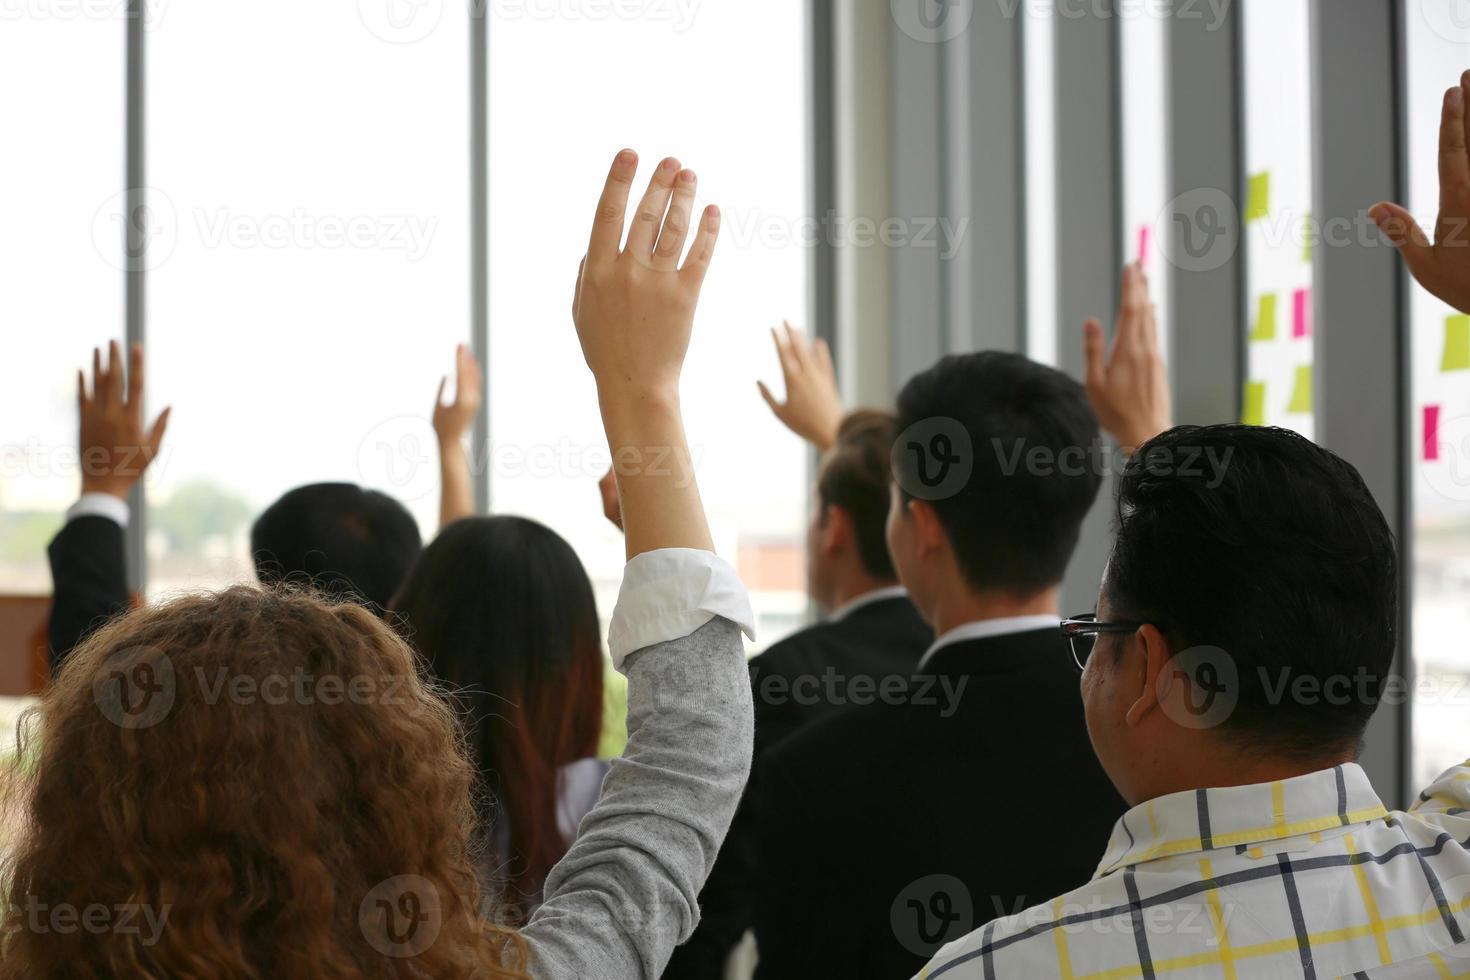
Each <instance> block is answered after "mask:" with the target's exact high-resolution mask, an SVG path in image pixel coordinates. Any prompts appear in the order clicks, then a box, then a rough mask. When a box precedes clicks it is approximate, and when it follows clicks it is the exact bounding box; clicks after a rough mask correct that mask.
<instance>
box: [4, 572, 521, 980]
mask: <svg viewBox="0 0 1470 980" xmlns="http://www.w3.org/2000/svg"><path fill="white" fill-rule="evenodd" d="M414 663H415V661H414V657H413V656H412V654H411V653H410V651H409V649H408V647H407V646H406V645H405V644H404V643H403V642H402V641H401V640H400V639H399V638H398V637H397V636H395V635H394V633H393V632H392V630H390V629H389V628H388V627H386V626H385V625H384V624H383V623H382V622H380V621H379V620H378V619H376V618H375V617H373V616H372V615H371V614H370V613H368V612H366V611H364V610H363V609H361V608H358V607H357V606H354V605H346V604H343V605H330V604H328V603H326V602H324V601H322V600H321V599H318V598H313V597H312V596H310V595H306V594H301V593H293V592H285V591H269V590H261V589H256V588H247V587H238V588H232V589H229V590H226V591H224V592H221V593H217V594H213V595H195V596H186V597H181V598H178V599H174V600H172V601H169V602H166V603H163V604H161V605H156V606H152V607H149V608H145V609H141V610H137V611H134V612H132V613H129V614H128V615H126V616H123V617H121V618H120V619H119V620H117V621H115V622H113V623H112V624H110V625H108V626H107V627H105V628H103V629H102V630H100V631H99V632H97V633H96V634H95V635H94V636H92V637H91V638H90V639H89V640H88V641H87V642H86V643H84V644H83V645H82V646H80V647H78V648H77V650H75V651H74V652H73V654H72V656H71V657H70V658H69V660H68V661H67V663H66V665H65V667H64V669H63V670H62V671H61V672H60V675H59V676H58V677H57V678H56V680H55V682H54V683H53V685H52V686H51V688H50V690H48V691H47V693H46V695H45V697H44V699H43V701H42V703H41V705H40V707H39V708H38V709H35V710H34V711H33V712H32V713H31V715H30V716H29V717H28V718H27V719H26V721H25V722H24V723H23V725H22V734H21V742H20V745H19V753H18V756H17V759H18V762H17V764H16V767H15V770H14V772H13V773H12V779H11V785H10V786H9V787H8V797H9V800H10V802H11V804H12V807H13V809H12V816H14V817H15V818H16V819H17V821H18V822H17V823H15V824H13V826H18V827H19V831H18V834H19V836H18V839H17V840H15V841H14V842H12V843H13V847H12V849H11V853H10V855H9V857H8V858H7V861H6V867H5V872H6V876H5V891H6V897H7V899H8V902H9V905H8V908H7V909H6V911H5V916H6V920H7V921H6V923H5V925H6V929H5V932H6V936H5V938H4V941H3V944H0V975H4V976H7V977H9V976H26V977H60V976H68V977H83V976H84V977H118V976H124V977H137V978H158V980H164V978H171V977H192V978H208V977H250V978H261V980H266V978H276V977H318V978H339V977H340V978H347V977H371V978H403V977H493V978H505V977H517V978H524V977H526V976H527V973H526V969H527V966H526V962H527V958H528V952H527V949H526V945H525V943H524V941H523V940H522V939H521V938H520V937H519V936H518V935H517V934H516V933H515V932H513V931H511V930H509V929H507V928H505V927H504V926H502V925H500V924H498V923H497V922H496V921H495V920H494V918H493V916H490V915H487V914H484V912H485V910H483V909H482V908H481V896H480V888H479V883H478V880H477V876H476V874H475V871H474V859H475V855H474V854H473V853H472V847H473V845H472V843H471V842H472V841H474V840H475V839H476V833H475V814H474V806H473V801H472V799H471V786H472V784H473V781H474V772H473V770H472V768H471V766H470V764H469V763H468V762H467V761H466V758H465V755H464V752H463V748H462V745H461V735H460V732H459V728H458V726H457V725H456V721H455V718H454V716H453V714H452V713H451V711H450V709H449V708H448V707H447V706H446V705H445V703H444V701H443V700H441V699H440V698H439V697H438V696H437V695H436V694H435V692H433V691H432V690H430V689H429V687H428V686H426V684H425V682H424V681H423V680H422V678H421V677H420V676H419V675H418V674H417V672H416V668H415V666H414ZM125 919H126V922H124V920H125Z"/></svg>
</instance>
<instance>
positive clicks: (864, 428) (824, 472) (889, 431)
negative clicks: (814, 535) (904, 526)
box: [817, 409, 898, 581]
mask: <svg viewBox="0 0 1470 980" xmlns="http://www.w3.org/2000/svg"><path fill="white" fill-rule="evenodd" d="M897 431H898V430H897V429H896V428H895V427H894V420H893V413H891V412H882V411H877V410H875V409H859V410H857V411H855V412H850V413H849V414H848V415H847V416H846V417H845V418H844V419H843V420H842V425H841V426H839V427H838V429H837V441H836V442H834V443H833V444H832V448H831V449H830V450H828V452H827V454H826V455H825V456H824V457H823V459H822V462H821V468H820V470H819V471H818V473H817V503H818V506H819V507H820V508H821V511H822V513H823V515H825V514H826V512H827V510H828V508H830V507H840V508H842V510H844V511H846V512H847V515H848V517H849V519H850V520H851V521H852V527H853V532H854V537H855V538H856V541H857V550H858V555H859V557H860V558H861V559H862V564H863V570H864V571H866V572H867V573H868V574H869V575H871V576H872V577H873V578H876V579H882V580H884V581H893V580H894V579H896V578H897V577H898V573H897V572H895V571H894V569H893V558H892V557H891V556H890V555H889V554H888V542H887V541H886V540H885V539H884V536H883V524H884V522H885V521H886V520H887V518H888V487H889V484H890V482H891V481H892V478H893V477H892V471H891V470H890V468H889V459H890V455H891V453H892V452H893V437H894V436H895V435H896V434H897Z"/></svg>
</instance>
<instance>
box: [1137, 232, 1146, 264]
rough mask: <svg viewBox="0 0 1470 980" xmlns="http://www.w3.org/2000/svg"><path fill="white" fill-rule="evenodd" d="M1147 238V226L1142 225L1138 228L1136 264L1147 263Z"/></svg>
mask: <svg viewBox="0 0 1470 980" xmlns="http://www.w3.org/2000/svg"><path fill="white" fill-rule="evenodd" d="M1148 239H1149V227H1148V225H1144V226H1143V227H1142V228H1140V229H1138V264H1139V265H1144V266H1146V265H1148Z"/></svg>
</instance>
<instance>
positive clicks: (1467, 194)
mask: <svg viewBox="0 0 1470 980" xmlns="http://www.w3.org/2000/svg"><path fill="white" fill-rule="evenodd" d="M1467 101H1470V71H1467V72H1466V73H1465V74H1464V75H1463V76H1461V78H1460V84H1459V85H1457V86H1455V87H1454V88H1452V89H1450V90H1449V91H1448V92H1446V93H1445V97H1444V112H1443V116H1442V118H1441V120H1440V127H1439V220H1438V221H1437V222H1436V223H1435V226H1434V241H1433V242H1431V241H1430V240H1429V236H1428V235H1426V234H1424V229H1422V228H1420V227H1419V224H1418V223H1417V222H1416V221H1415V220H1414V216H1413V215H1411V214H1409V212H1408V209H1407V208H1404V207H1403V206H1401V205H1398V204H1389V203H1387V202H1385V203H1382V204H1377V205H1374V207H1373V209H1372V211H1371V212H1369V213H1370V214H1372V216H1373V220H1374V221H1376V222H1377V223H1378V227H1380V228H1382V229H1383V233H1384V234H1385V235H1387V236H1388V238H1389V241H1391V242H1393V244H1394V245H1395V246H1396V247H1397V248H1398V250H1399V253H1400V254H1401V255H1403V257H1404V262H1405V263H1407V264H1408V266H1409V272H1410V273H1412V274H1413V276H1414V278H1415V279H1417V280H1418V281H1419V284H1420V285H1421V286H1423V287H1424V288H1425V289H1427V290H1429V291H1430V292H1431V293H1433V294H1434V295H1435V296H1438V297H1439V298H1440V299H1442V300H1444V301H1445V302H1446V303H1448V304H1450V305H1451V306H1453V307H1454V308H1455V309H1457V310H1459V311H1461V312H1462V313H1470V150H1467V142H1470V140H1467V132H1470V130H1467V117H1466V112H1465V104H1466V102H1467Z"/></svg>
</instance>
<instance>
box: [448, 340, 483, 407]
mask: <svg viewBox="0 0 1470 980" xmlns="http://www.w3.org/2000/svg"><path fill="white" fill-rule="evenodd" d="M454 366H455V379H454V385H455V387H454V398H455V401H463V400H464V397H465V394H466V393H469V394H470V395H473V396H474V397H476V398H478V397H479V394H480V362H479V361H478V360H476V359H475V355H474V352H473V351H471V350H470V349H469V347H468V346H466V345H465V344H460V345H459V349H458V350H457V351H456V352H455V364H454Z"/></svg>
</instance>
